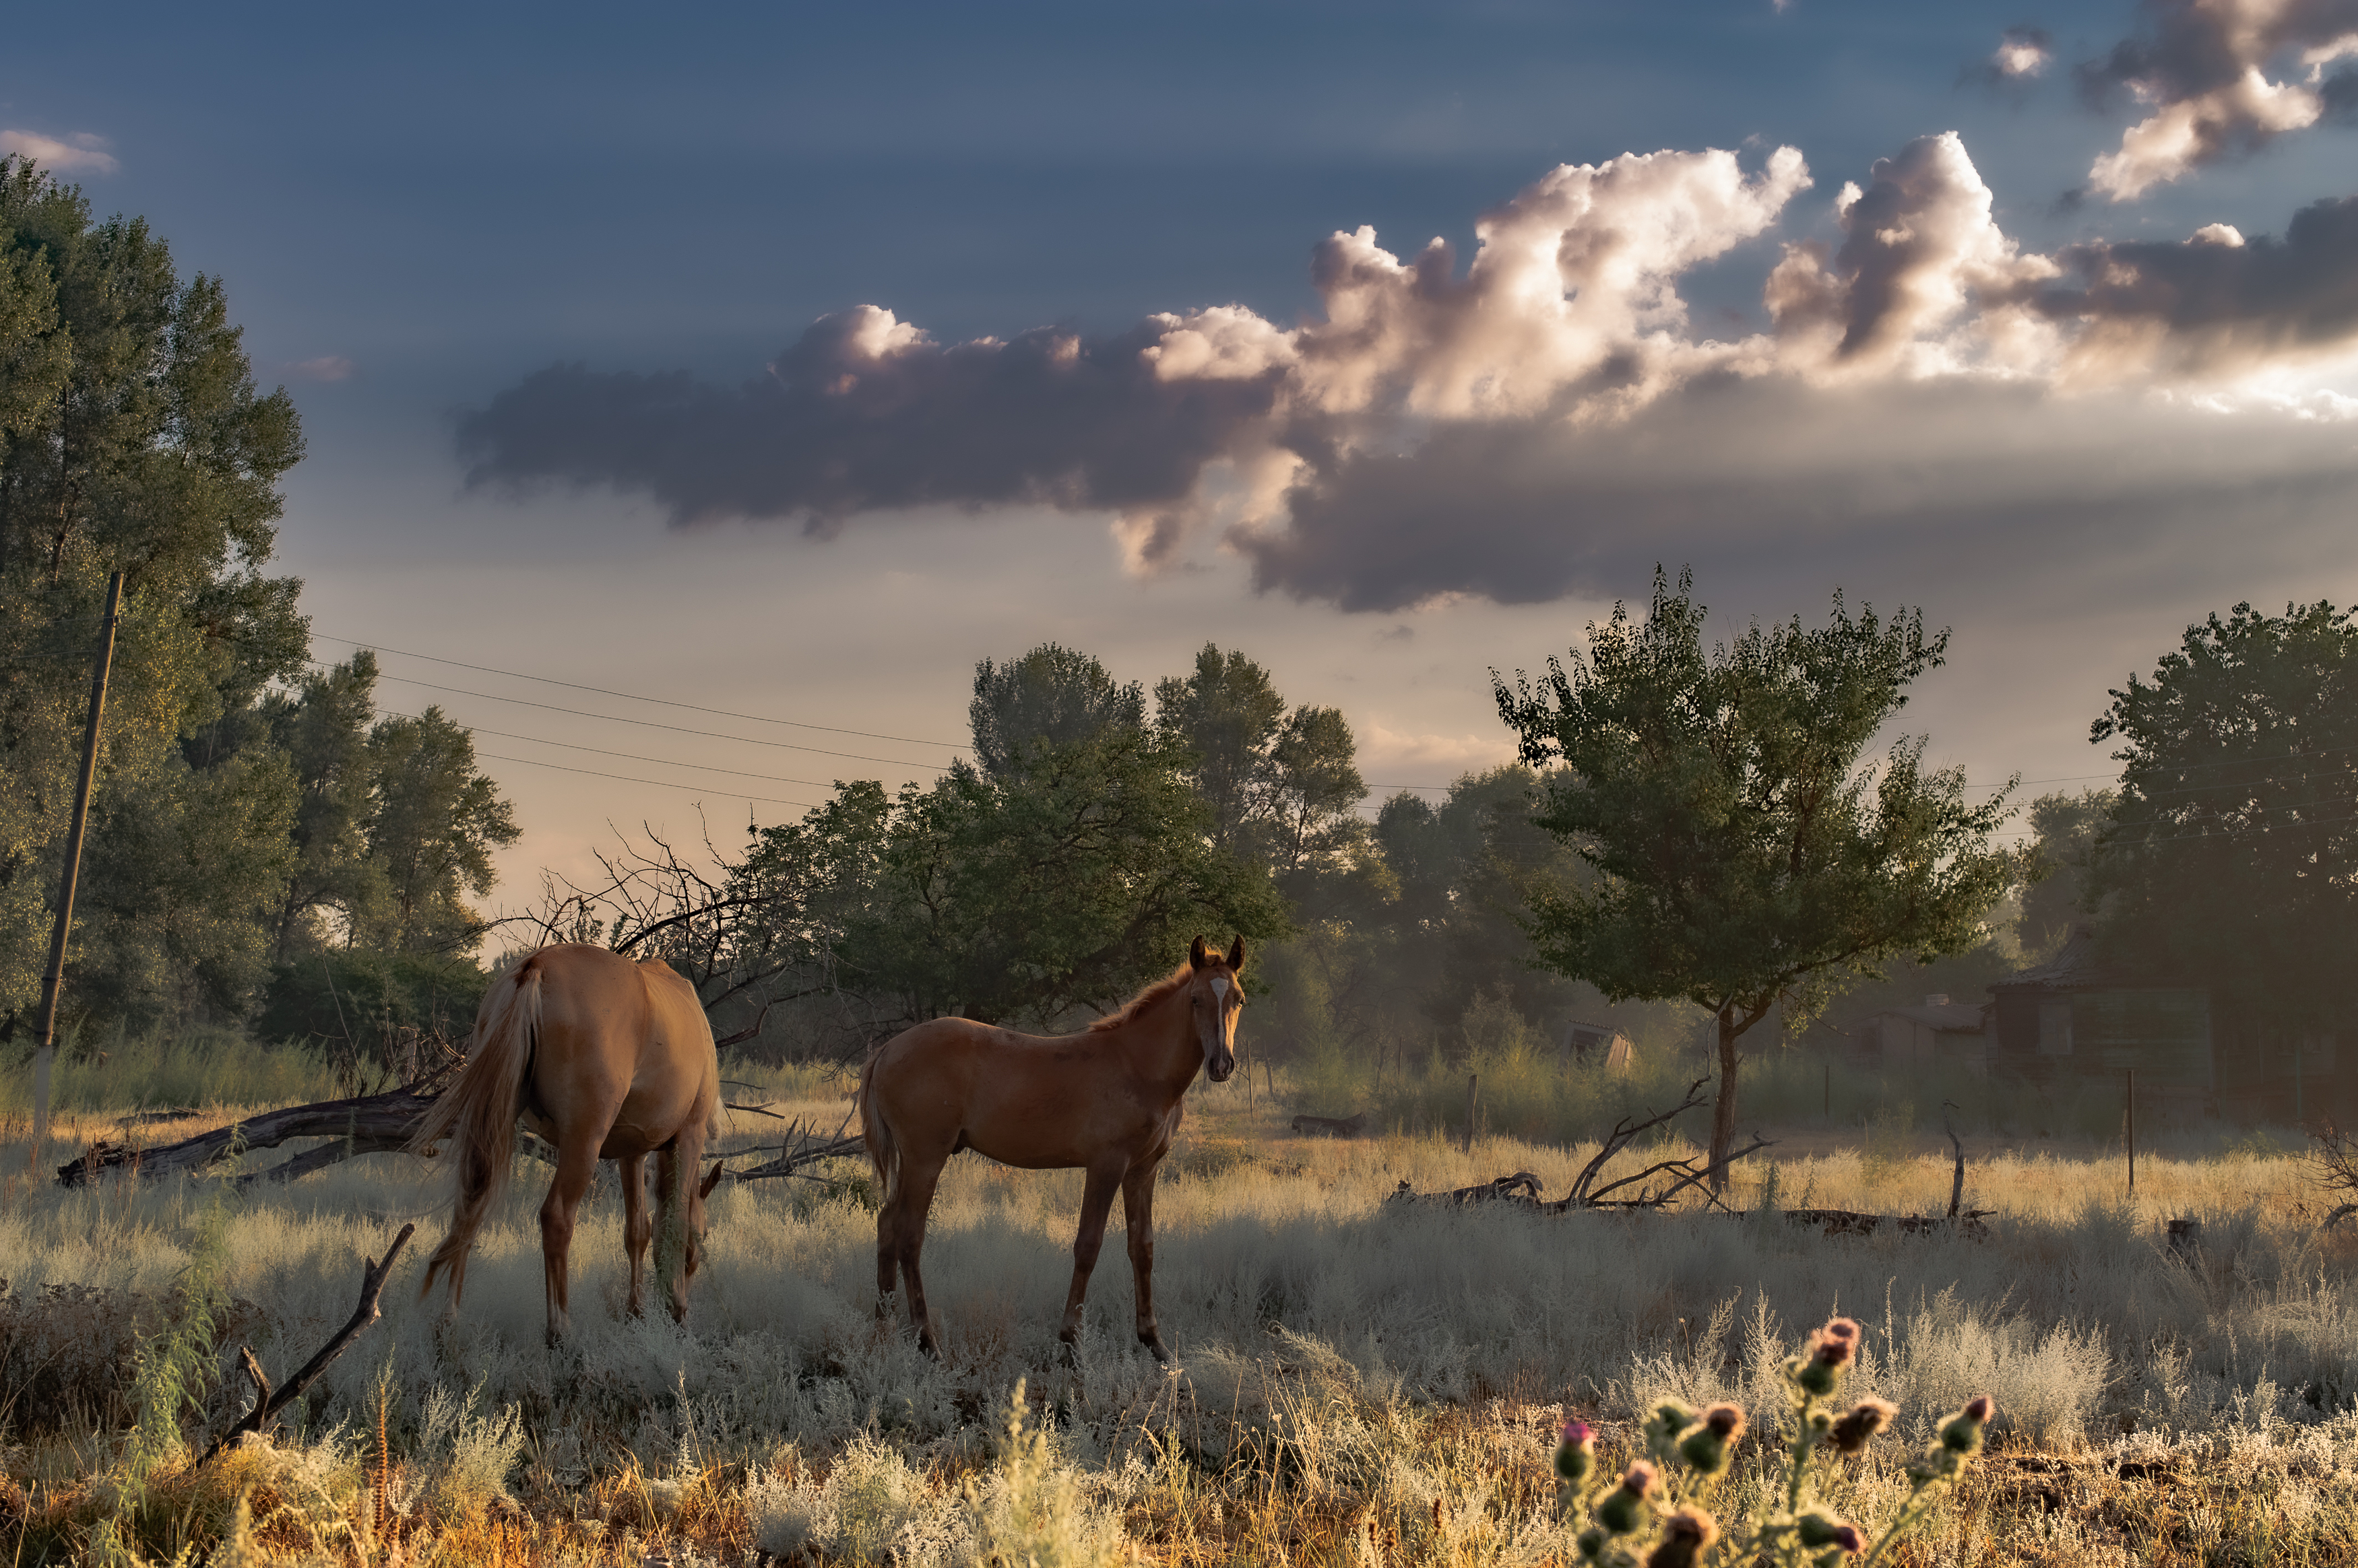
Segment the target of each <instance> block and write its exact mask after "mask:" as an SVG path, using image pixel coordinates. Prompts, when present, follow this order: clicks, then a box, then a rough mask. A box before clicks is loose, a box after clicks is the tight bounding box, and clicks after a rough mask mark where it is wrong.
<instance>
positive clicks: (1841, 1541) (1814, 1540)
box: [1793, 1509, 1860, 1552]
mask: <svg viewBox="0 0 2358 1568" xmlns="http://www.w3.org/2000/svg"><path fill="white" fill-rule="evenodd" d="M1793 1523H1794V1525H1795V1531H1794V1533H1795V1534H1796V1535H1798V1536H1799V1537H1800V1539H1801V1544H1802V1545H1803V1546H1807V1547H1811V1548H1816V1547H1820V1546H1839V1547H1841V1548H1842V1549H1843V1550H1844V1551H1845V1552H1856V1551H1857V1550H1858V1549H1859V1545H1860V1541H1859V1534H1858V1530H1857V1528H1856V1527H1855V1526H1854V1525H1848V1524H1844V1522H1843V1521H1842V1520H1840V1519H1836V1518H1834V1516H1833V1515H1832V1514H1830V1513H1828V1512H1826V1511H1825V1510H1824V1509H1811V1510H1810V1511H1809V1512H1807V1513H1805V1514H1803V1515H1802V1516H1801V1518H1800V1519H1795V1520H1794V1521H1793Z"/></svg>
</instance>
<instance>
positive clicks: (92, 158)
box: [0, 131, 123, 174]
mask: <svg viewBox="0 0 2358 1568" xmlns="http://www.w3.org/2000/svg"><path fill="white" fill-rule="evenodd" d="M107 146H108V142H107V140H106V138H105V137H104V136H94V135H91V134H90V133H89V132H87V131H78V132H76V133H75V134H74V135H70V136H68V137H66V138H65V139H64V140H63V141H60V140H59V139H58V138H57V137H55V136H45V135H41V134H40V133H39V132H38V131H0V157H20V158H24V159H26V160H27V161H28V162H32V163H37V164H38V165H40V166H41V167H42V168H45V169H47V170H49V172H50V173H51V174H113V173H114V171H115V170H116V169H118V168H122V167H123V166H122V165H121V164H119V163H118V162H116V161H115V158H114V154H112V153H110V152H108V151H107V150H106V149H107Z"/></svg>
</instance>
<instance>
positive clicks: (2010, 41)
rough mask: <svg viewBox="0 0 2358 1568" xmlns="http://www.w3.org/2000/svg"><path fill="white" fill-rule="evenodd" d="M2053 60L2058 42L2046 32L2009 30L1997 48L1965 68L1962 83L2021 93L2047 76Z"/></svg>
mask: <svg viewBox="0 0 2358 1568" xmlns="http://www.w3.org/2000/svg"><path fill="white" fill-rule="evenodd" d="M2054 59H2055V38H2054V36H2053V35H2052V34H2050V33H2049V32H2048V30H2047V29H2046V28H2044V27H2008V28H2007V29H2006V31H2005V33H2004V34H2002V35H2001V36H2000V37H1999V38H1998V41H1997V48H1996V49H1992V50H1991V51H1990V52H1989V54H1988V56H1987V57H1986V58H1985V59H1979V60H1976V61H1974V63H1973V64H1971V65H1969V66H1967V67H1966V68H1965V70H1964V72H1963V80H1964V81H1978V82H1980V83H1981V84H1982V85H1983V86H1985V87H1993V88H1999V89H2005V90H2012V91H2017V92H2018V91H2019V90H2021V89H2022V88H2024V87H2026V86H2027V85H2028V83H2029V82H2030V81H2033V80H2034V79H2035V78H2037V77H2039V76H2041V75H2043V74H2045V72H2046V70H2047V67H2048V66H2049V65H2050V63H2051V62H2052V61H2053V60H2054Z"/></svg>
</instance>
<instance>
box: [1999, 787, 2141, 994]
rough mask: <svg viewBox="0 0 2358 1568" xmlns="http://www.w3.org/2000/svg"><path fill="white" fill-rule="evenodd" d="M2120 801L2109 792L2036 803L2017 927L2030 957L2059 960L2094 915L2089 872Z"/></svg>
mask: <svg viewBox="0 0 2358 1568" xmlns="http://www.w3.org/2000/svg"><path fill="white" fill-rule="evenodd" d="M2119 799H2120V796H2119V795H2118V793H2117V792H2115V791H2113V790H2109V789H2085V790H2082V791H2081V792H2080V793H2079V794H2078V795H2070V794H2066V793H2064V792H2062V791H2061V790H2058V791H2056V792H2054V793H2052V794H2049V795H2040V796H2039V798H2038V799H2037V800H2034V801H2032V802H2031V803H2030V812H2029V816H2030V830H2031V833H2032V835H2033V837H2032V843H2031V852H2030V855H2029V857H2028V864H2027V865H2026V866H2025V867H2024V868H2023V870H2024V873H2025V879H2026V880H2025V883H2024V886H2023V889H2022V913H2021V914H2020V916H2019V917H2018V919H2017V926H2016V929H2017V934H2018V935H2019V937H2020V940H2021V943H2022V947H2023V951H2024V953H2025V955H2026V956H2028V957H2039V958H2043V957H2050V956H2051V955H2053V954H2054V952H2055V951H2056V950H2057V949H2058V948H2060V947H2061V946H2063V944H2064V943H2065V942H2067V941H2069V940H2070V939H2071V930H2072V928H2073V927H2074V926H2076V925H2079V924H2080V923H2081V922H2082V921H2084V920H2086V919H2088V918H2089V916H2090V914H2092V911H2091V910H2090V909H2089V908H2088V904H2087V892H2088V887H2087V881H2088V871H2089V867H2090V863H2091V861H2092V860H2093V856H2094V854H2095V850H2096V840H2097V838H2098V837H2099V836H2100V835H2101V834H2102V833H2103V831H2104V827H2105V826H2106V825H2107V824H2108V823H2109V822H2110V821H2111V819H2112V813H2113V807H2114V806H2115V804H2116V803H2117V802H2118V801H2119Z"/></svg>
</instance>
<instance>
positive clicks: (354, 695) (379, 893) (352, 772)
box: [255, 648, 483, 963]
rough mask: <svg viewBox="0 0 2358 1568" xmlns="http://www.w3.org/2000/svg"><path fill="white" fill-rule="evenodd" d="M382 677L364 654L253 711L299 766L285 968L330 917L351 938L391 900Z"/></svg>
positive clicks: (279, 911) (282, 920)
mask: <svg viewBox="0 0 2358 1568" xmlns="http://www.w3.org/2000/svg"><path fill="white" fill-rule="evenodd" d="M376 676H377V665H376V654H374V653H373V652H372V651H370V650H369V649H366V648H362V649H361V650H360V651H359V652H357V653H355V654H353V655H352V658H351V659H349V660H347V661H346V662H345V663H343V664H341V665H334V666H332V667H331V668H330V669H328V670H326V671H323V672H319V673H315V674H311V675H307V676H304V677H303V678H302V680H301V681H300V682H299V683H298V684H297V686H296V687H294V688H293V689H292V690H291V691H275V692H272V693H270V694H269V695H268V696H267V697H265V699H264V700H263V701H262V702H261V703H260V704H258V705H257V708H256V709H255V712H256V713H257V715H258V717H259V719H260V720H261V722H262V724H263V725H264V726H265V730H266V732H267V734H268V736H269V738H270V741H271V742H272V743H273V744H275V745H276V746H277V747H278V748H279V749H280V750H281V751H283V752H285V753H286V755H287V759H288V761H289V762H290V763H291V764H292V766H293V769H294V777H295V785H296V789H297V792H298V793H297V803H296V807H295V818H294V825H293V831H292V838H293V847H294V857H293V860H292V863H291V865H290V867H289V870H288V874H287V882H286V889H285V892H284V893H283V894H282V896H281V897H280V898H279V900H278V903H277V907H276V909H275V910H274V911H273V912H272V914H273V920H272V926H273V929H272V935H271V945H272V948H273V951H274V953H275V956H276V957H277V959H278V960H279V961H280V962H281V963H285V962H287V960H288V959H290V958H292V957H294V956H295V954H296V953H297V952H298V951H300V950H306V949H308V948H310V947H313V946H319V943H320V941H321V939H322V936H323V934H322V933H321V932H319V930H317V929H316V928H315V922H316V920H317V919H318V917H319V915H320V914H322V913H332V914H335V915H336V916H338V917H339V919H340V923H341V926H342V928H343V935H344V936H345V938H346V939H347V940H348V941H349V940H350V939H351V937H352V934H353V933H354V931H355V930H356V929H357V925H358V922H359V920H360V918H361V916H362V914H363V913H364V912H366V911H368V910H370V909H372V908H374V907H377V906H379V905H381V904H382V903H384V899H385V898H386V896H387V890H386V888H385V885H384V876H385V871H386V866H385V863H384V861H383V860H377V859H373V858H372V856H371V855H370V842H369V828H370V825H371V819H372V816H373V815H374V810H373V801H374V796H375V795H376V786H377V762H378V755H379V752H378V748H376V747H375V746H373V745H372V744H371V742H370V724H371V720H372V719H374V717H375V713H376V702H375V694H376ZM476 891H477V892H481V891H483V890H481V888H478V889H477V890H476Z"/></svg>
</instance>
